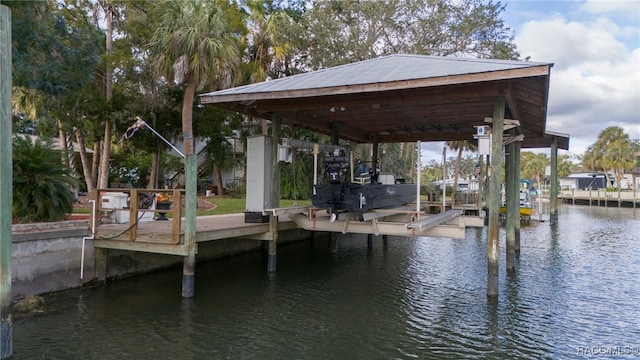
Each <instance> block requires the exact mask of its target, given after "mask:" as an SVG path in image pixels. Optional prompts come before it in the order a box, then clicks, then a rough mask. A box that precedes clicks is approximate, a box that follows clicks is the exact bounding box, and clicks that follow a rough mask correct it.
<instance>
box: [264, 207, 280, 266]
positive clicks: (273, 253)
mask: <svg viewBox="0 0 640 360" xmlns="http://www.w3.org/2000/svg"><path fill="white" fill-rule="evenodd" d="M269 231H270V232H271V240H269V252H268V254H267V272H268V273H274V272H276V258H277V249H278V217H277V216H276V215H273V214H271V215H269Z"/></svg>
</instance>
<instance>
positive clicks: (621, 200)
mask: <svg viewBox="0 0 640 360" xmlns="http://www.w3.org/2000/svg"><path fill="white" fill-rule="evenodd" d="M558 199H560V201H562V202H563V203H565V204H572V205H589V206H604V207H625V208H634V209H635V208H638V207H640V192H638V191H636V190H630V191H612V192H607V191H604V190H600V189H597V190H574V189H572V190H563V191H562V192H561V193H560V194H558Z"/></svg>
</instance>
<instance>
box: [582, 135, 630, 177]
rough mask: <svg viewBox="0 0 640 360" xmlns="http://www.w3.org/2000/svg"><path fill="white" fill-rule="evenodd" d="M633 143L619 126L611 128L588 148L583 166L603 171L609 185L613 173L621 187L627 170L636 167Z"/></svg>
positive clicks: (583, 159)
mask: <svg viewBox="0 0 640 360" xmlns="http://www.w3.org/2000/svg"><path fill="white" fill-rule="evenodd" d="M633 150H634V148H633V142H632V141H631V140H630V139H629V135H628V134H626V133H625V132H624V130H623V129H622V128H621V127H619V126H610V127H608V128H606V129H604V130H602V131H601V132H600V134H599V135H598V139H597V140H596V142H595V143H594V144H592V145H590V146H589V147H588V148H587V151H586V152H585V154H584V156H583V158H582V165H583V167H585V168H588V169H591V170H593V171H603V172H604V174H605V177H606V179H607V184H611V181H610V179H609V172H610V171H611V172H613V174H614V177H615V179H616V186H617V187H620V182H621V181H622V176H623V174H624V171H625V170H631V169H632V168H633V166H634V165H635V158H634V154H633V153H634V151H633Z"/></svg>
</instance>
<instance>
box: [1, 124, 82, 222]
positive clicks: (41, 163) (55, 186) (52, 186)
mask: <svg viewBox="0 0 640 360" xmlns="http://www.w3.org/2000/svg"><path fill="white" fill-rule="evenodd" d="M72 186H76V180H75V179H74V178H73V177H71V176H70V173H69V168H68V167H66V166H65V164H63V163H62V162H61V161H60V151H56V150H53V149H52V148H51V145H50V144H48V143H45V142H43V141H41V140H39V139H37V138H34V140H33V142H32V140H31V139H30V138H28V137H25V136H15V137H14V139H13V216H14V218H16V219H18V220H19V221H21V222H39V221H59V220H62V219H64V217H65V215H66V214H69V213H71V211H72V210H73V203H74V201H75V199H74V198H73V194H72V193H71V191H70V190H69V189H70V188H71V187H72Z"/></svg>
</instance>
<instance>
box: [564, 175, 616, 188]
mask: <svg viewBox="0 0 640 360" xmlns="http://www.w3.org/2000/svg"><path fill="white" fill-rule="evenodd" d="M609 179H610V180H611V181H612V182H613V181H615V180H613V175H609ZM611 185H613V183H612V184H611ZM560 188H570V189H576V190H589V189H591V190H597V189H605V188H607V178H606V176H605V175H604V174H603V173H593V172H581V173H573V174H571V175H569V176H564V177H561V178H560Z"/></svg>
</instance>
